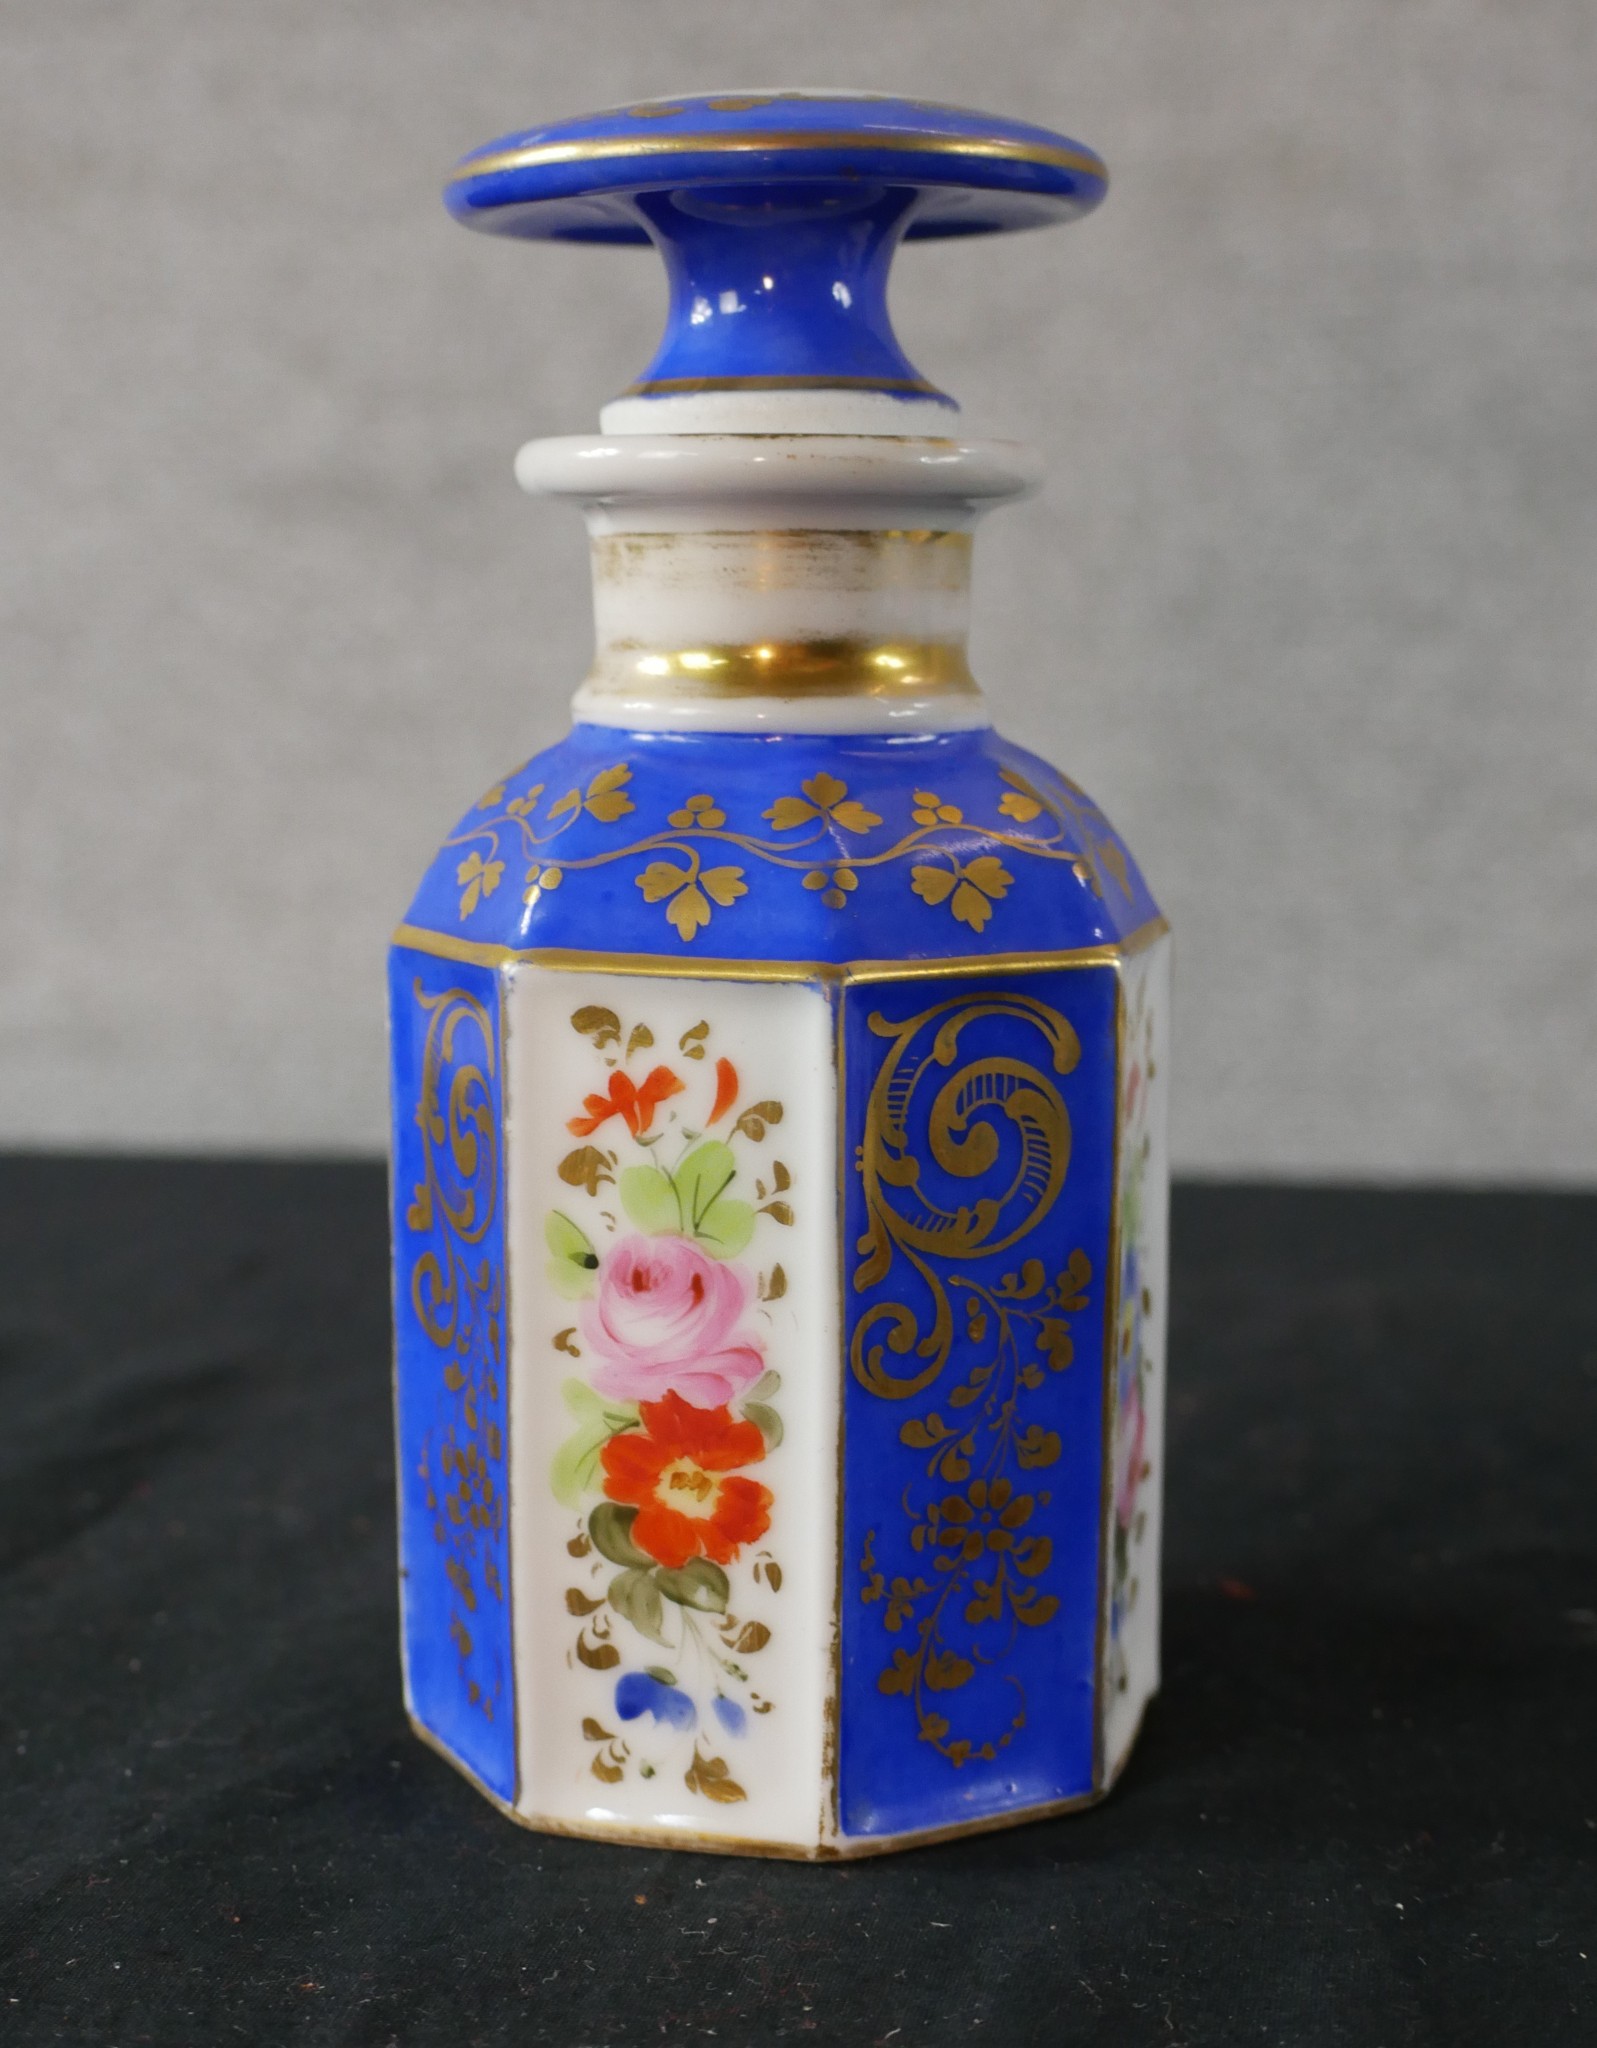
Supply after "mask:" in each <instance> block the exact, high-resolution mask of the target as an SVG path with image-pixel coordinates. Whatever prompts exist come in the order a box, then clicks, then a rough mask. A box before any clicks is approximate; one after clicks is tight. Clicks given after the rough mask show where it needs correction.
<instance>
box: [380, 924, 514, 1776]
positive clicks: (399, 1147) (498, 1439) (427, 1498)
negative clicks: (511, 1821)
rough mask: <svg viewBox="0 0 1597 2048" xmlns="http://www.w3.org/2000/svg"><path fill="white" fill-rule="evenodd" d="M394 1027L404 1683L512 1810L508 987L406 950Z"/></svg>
mask: <svg viewBox="0 0 1597 2048" xmlns="http://www.w3.org/2000/svg"><path fill="white" fill-rule="evenodd" d="M389 1019H390V1033H389V1035H390V1042H391V1045H392V1059H393V1118H394V1126H393V1134H394V1135H393V1181H392V1186H393V1205H394V1216H393V1229H394V1330H395V1400H396V1408H397V1429H398V1455H399V1550H400V1574H401V1588H402V1591H401V1615H402V1626H403V1636H404V1657H405V1681H406V1690H407V1695H408V1698H409V1703H410V1707H411V1711H412V1712H413V1713H414V1714H415V1716H416V1718H417V1720H418V1721H420V1722H421V1724H422V1725H423V1727H425V1728H426V1729H428V1730H429V1731H430V1732H431V1733H432V1734H433V1735H434V1736H436V1738H437V1739H438V1741H439V1742H440V1743H441V1744H442V1745H443V1746H444V1748H445V1749H447V1750H449V1751H450V1752H451V1754H453V1755H454V1756H455V1757H457V1758H458V1759H459V1760H460V1762H461V1763H462V1764H464V1765H465V1766H466V1767H467V1768H468V1769H469V1770H470V1771H472V1772H473V1773H474V1775H475V1776H476V1777H477V1778H479V1779H480V1780H481V1781H482V1783H483V1784H484V1785H486V1786H487V1787H488V1789H489V1790H490V1791H492V1792H495V1793H497V1794H498V1796H499V1797H500V1798H501V1799H505V1800H511V1799H514V1797H515V1793H516V1741H515V1699H514V1673H513V1667H512V1664H511V1654H510V1585H509V1567H508V1560H507V1547H508V1534H509V1531H508V1527H507V1509H508V1495H507V1490H506V1485H505V1445H506V1425H507V1417H506V1399H507V1377H506V1369H505V1368H506V1350H505V1239H504V1213H505V1195H504V1159H503V1143H502V1133H503V1106H504V1105H503V1088H504V1083H503V1074H502V1069H501V1040H502V1033H501V1029H500V1013H499V986H498V979H497V976H496V975H495V974H494V973H492V972H491V971H490V970H488V969H485V968H482V967H475V966H468V965H465V964H463V963H461V962H457V961H445V960H438V959H434V958H432V957H430V956H429V955H426V954H423V953H416V952H412V951H410V950H408V949H406V948H404V947H397V946H396V947H395V948H394V950H393V952H392V953H391V954H390V956H389Z"/></svg>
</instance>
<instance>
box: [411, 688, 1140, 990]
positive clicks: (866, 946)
mask: <svg viewBox="0 0 1597 2048" xmlns="http://www.w3.org/2000/svg"><path fill="white" fill-rule="evenodd" d="M840 792H841V793H840ZM927 799H930V801H926V800H927ZM1157 914H1158V911H1157V906H1156V905H1155V903H1154V900H1153V898H1152V896H1151V895H1150V894H1149V891H1148V887H1147V884H1146V883H1145V882H1144V881H1143V879H1142V876H1141V874H1140V873H1139V872H1138V869H1137V866H1136V863H1135V862H1134V861H1133V860H1132V858H1131V855H1130V853H1129V852H1128V851H1127V849H1126V846H1125V844H1124V842H1123V841H1122V840H1121V839H1120V837H1119V836H1118V834H1117V833H1116V832H1115V830H1114V828H1113V826H1112V825H1111V824H1110V823H1109V821H1108V819H1107V818H1106V817H1105V816H1104V814H1103V813H1102V811H1100V810H1099V809H1098V808H1097V807H1096V806H1095V805H1094V804H1093V803H1092V801H1091V799H1090V798H1089V797H1087V796H1086V795H1085V794H1084V793H1083V792H1082V791H1081V790H1080V789H1078V788H1077V787H1076V785H1075V784H1074V783H1072V782H1071V781H1069V780H1068V778H1066V777H1065V776H1063V775H1061V774H1060V773H1059V772H1058V771H1057V770H1056V769H1054V768H1050V767H1049V766H1048V764H1047V763H1046V762H1044V761H1041V760H1039V759H1038V758H1037V756H1036V755H1034V754H1029V753H1027V752H1026V751H1025V750H1024V749H1023V748H1021V747H1016V746H1012V745H1011V744H1010V743H1009V742H1008V741H1007V740H1003V739H1000V737H999V736H998V734H997V733H996V732H994V731H993V730H992V729H991V727H987V728H984V729H982V730H979V731H973V732H955V733H919V734H910V733H905V734H891V735H878V734H871V735H861V736H858V737H851V738H841V737H835V736H833V737H827V736H815V737H808V738H805V737H794V736H789V735H786V734H780V735H778V734H764V733H629V732H620V731H616V730H613V729H612V728H610V727H608V726H599V725H578V726H576V727H575V728H574V729H573V731H572V732H571V734H570V736H569V737H568V738H566V739H564V740H562V741H560V742H559V744H558V745H556V746H553V747H551V748H549V749H548V751H547V752H545V753H543V754H539V755H537V756H535V757H534V758H533V759H532V760H530V761H528V762H526V763H525V764H524V765H523V766H522V767H521V768H519V769H517V770H516V771H515V773H514V774H512V775H508V776H506V777H505V778H504V780H503V781H502V782H500V783H497V784H496V785H495V786H494V788H493V789H491V790H489V791H487V792H486V793H485V794H484V795H483V797H482V798H480V799H479V801H478V802H477V803H476V804H474V805H473V806H472V808H471V809H470V810H469V811H468V812H467V813H466V815H465V817H463V818H462V819H461V820H460V822H459V824H458V825H457V826H456V827H455V829H454V831H453V832H452V833H451V834H450V835H449V837H448V839H447V840H446V841H445V843H444V846H443V848H442V850H441V851H440V853H439V855H438V857H437V859H436V860H435V861H434V863H433V865H432V867H431V869H430V870H429V872H428V874H427V876H426V878H425V879H424V881H423V883H422V885H421V888H420V889H419V891H418V892H417V895H416V898H415V901H414V903H413V905H412V907H411V910H410V913H409V921H410V923H411V924H413V925H416V926H419V927H421V928H423V929H425V930H428V931H432V932H437V933H440V934H444V935H447V936H449V937H451V938H458V939H465V940H469V941H475V942H480V943H488V944H493V945H501V946H509V947H515V948H523V947H526V948H531V947H554V948H575V949H578V950H581V951H591V950H593V949H595V948H596V947H599V946H602V947H603V949H604V950H606V951H611V952H618V953H648V954H656V955H664V956H666V957H668V958H677V959H681V960H684V961H689V960H693V959H695V958H699V957H702V956H706V955H708V956H711V957H714V958H718V959H753V960H815V961H822V962H838V961H849V960H873V959H874V960H925V961H927V962H928V963H935V962H936V961H937V960H938V959H940V958H941V959H947V958H954V957H959V956H968V955H970V954H972V953H989V952H991V953H1031V952H1049V953H1055V952H1068V951H1072V950H1074V949H1076V948H1078V947H1081V946H1096V945H1103V944H1110V943H1114V942H1116V941H1118V940H1121V939H1124V938H1126V937H1128V936H1129V935H1130V934H1131V933H1132V932H1134V931H1136V930H1137V929H1138V927H1139V926H1141V925H1144V924H1146V923H1147V922H1148V920H1149V919H1151V918H1153V917H1155V916H1157Z"/></svg>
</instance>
